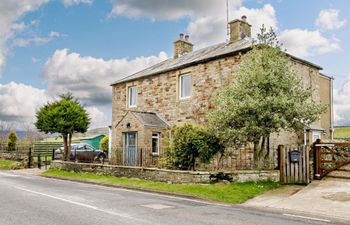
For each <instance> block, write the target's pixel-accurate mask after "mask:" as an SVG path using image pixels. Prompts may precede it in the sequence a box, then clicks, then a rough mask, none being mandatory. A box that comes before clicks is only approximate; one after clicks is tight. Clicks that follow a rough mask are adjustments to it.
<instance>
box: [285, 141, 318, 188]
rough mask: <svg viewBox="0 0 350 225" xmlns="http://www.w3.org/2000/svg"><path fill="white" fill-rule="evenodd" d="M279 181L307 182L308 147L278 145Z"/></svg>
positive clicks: (308, 180)
mask: <svg viewBox="0 0 350 225" xmlns="http://www.w3.org/2000/svg"><path fill="white" fill-rule="evenodd" d="M279 167H280V181H281V183H284V184H309V183H310V182H311V180H310V148H309V147H308V146H302V147H298V148H292V147H285V146H283V145H281V146H280V147H279Z"/></svg>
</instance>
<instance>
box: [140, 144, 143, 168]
mask: <svg viewBox="0 0 350 225" xmlns="http://www.w3.org/2000/svg"><path fill="white" fill-rule="evenodd" d="M140 154H141V157H140V166H141V167H142V164H143V154H142V148H141V149H140Z"/></svg>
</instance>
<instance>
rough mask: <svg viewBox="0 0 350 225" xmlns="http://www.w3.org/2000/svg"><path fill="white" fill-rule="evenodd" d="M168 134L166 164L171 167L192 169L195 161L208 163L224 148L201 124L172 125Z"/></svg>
mask: <svg viewBox="0 0 350 225" xmlns="http://www.w3.org/2000/svg"><path fill="white" fill-rule="evenodd" d="M169 136H170V139H169V141H168V145H167V146H168V147H167V149H166V166H167V167H169V168H172V169H181V170H191V169H192V170H194V169H195V164H196V161H198V160H199V161H200V162H202V163H209V162H210V160H211V159H212V157H213V156H214V155H215V154H216V153H218V152H220V151H223V150H224V147H223V146H222V145H221V144H220V142H219V139H218V138H217V137H215V136H213V135H212V134H211V133H209V132H208V131H207V130H206V129H205V128H204V127H202V126H198V125H193V124H190V123H185V124H183V125H180V126H173V127H172V128H171V130H170V135H169ZM197 159H198V160H197Z"/></svg>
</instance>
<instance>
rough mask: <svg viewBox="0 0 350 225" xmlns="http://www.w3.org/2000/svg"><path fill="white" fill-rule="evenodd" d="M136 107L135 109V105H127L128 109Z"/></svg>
mask: <svg viewBox="0 0 350 225" xmlns="http://www.w3.org/2000/svg"><path fill="white" fill-rule="evenodd" d="M136 107H137V105H129V106H128V108H129V109H132V108H136Z"/></svg>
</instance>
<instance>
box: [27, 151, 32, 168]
mask: <svg viewBox="0 0 350 225" xmlns="http://www.w3.org/2000/svg"><path fill="white" fill-rule="evenodd" d="M31 164H32V148H29V152H28V168H30V166H31Z"/></svg>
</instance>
